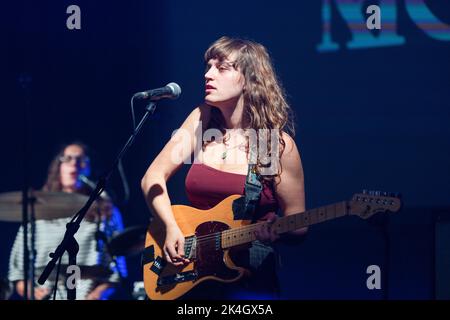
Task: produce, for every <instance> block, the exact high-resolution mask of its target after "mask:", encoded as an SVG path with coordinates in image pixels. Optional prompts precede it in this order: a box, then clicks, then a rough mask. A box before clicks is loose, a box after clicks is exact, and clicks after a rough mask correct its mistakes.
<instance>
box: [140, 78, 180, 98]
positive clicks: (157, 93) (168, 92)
mask: <svg viewBox="0 0 450 320" xmlns="http://www.w3.org/2000/svg"><path fill="white" fill-rule="evenodd" d="M180 94H181V88H180V86H179V85H178V84H176V83H175V82H171V83H169V84H167V85H166V86H165V87H162V88H157V89H151V90H147V91H142V92H137V93H135V94H134V96H133V97H134V98H136V99H143V100H150V101H157V100H160V99H165V98H168V99H177V98H178V97H179V96H180Z"/></svg>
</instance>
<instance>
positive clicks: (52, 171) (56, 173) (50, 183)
mask: <svg viewBox="0 0 450 320" xmlns="http://www.w3.org/2000/svg"><path fill="white" fill-rule="evenodd" d="M72 145H76V146H79V147H80V148H81V149H83V153H84V154H85V155H86V156H89V154H88V153H89V149H88V147H87V146H86V145H85V144H84V143H82V142H80V141H74V142H71V143H67V144H63V145H62V146H61V147H60V148H59V150H58V152H57V153H56V155H55V157H54V158H53V160H52V161H51V162H50V165H49V167H48V173H47V181H46V182H45V184H44V186H43V187H42V190H43V191H50V192H60V191H62V190H63V187H62V184H61V173H60V167H61V161H60V158H61V156H63V155H64V150H66V148H67V147H68V146H72ZM78 193H82V194H89V189H88V188H87V187H86V186H84V185H83V186H82V187H81V189H80V190H78Z"/></svg>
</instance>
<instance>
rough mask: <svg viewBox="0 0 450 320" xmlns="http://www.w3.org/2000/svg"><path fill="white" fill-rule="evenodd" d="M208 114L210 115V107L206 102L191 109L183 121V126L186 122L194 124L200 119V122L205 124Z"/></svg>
mask: <svg viewBox="0 0 450 320" xmlns="http://www.w3.org/2000/svg"><path fill="white" fill-rule="evenodd" d="M210 115H211V107H210V106H209V105H207V104H201V105H199V106H197V107H196V108H194V110H192V111H191V113H190V114H189V115H188V117H187V118H186V120H185V122H184V123H183V126H185V125H188V124H189V125H195V124H196V123H198V122H199V121H202V123H204V124H206V123H207V122H208V121H209V118H210Z"/></svg>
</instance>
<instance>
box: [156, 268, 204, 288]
mask: <svg viewBox="0 0 450 320" xmlns="http://www.w3.org/2000/svg"><path fill="white" fill-rule="evenodd" d="M197 277H198V274H197V272H195V271H186V272H181V273H176V274H174V275H170V276H165V277H159V278H158V281H157V286H158V287H162V286H167V285H171V284H177V283H180V282H186V281H192V280H196V279H197Z"/></svg>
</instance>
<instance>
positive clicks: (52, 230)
mask: <svg viewBox="0 0 450 320" xmlns="http://www.w3.org/2000/svg"><path fill="white" fill-rule="evenodd" d="M70 220H71V218H60V219H54V220H36V223H35V228H36V232H35V249H36V257H35V268H36V273H35V279H36V282H35V283H36V286H39V284H37V279H38V278H39V276H40V275H41V273H42V271H43V270H44V268H45V267H46V265H47V264H48V262H49V261H50V257H49V254H50V253H51V252H54V251H55V249H56V247H57V246H58V245H59V244H60V243H61V241H62V239H63V237H64V234H65V231H66V224H67V223H68V222H69V221H70ZM97 230H98V226H97V223H96V222H91V221H87V220H83V221H82V222H81V224H80V228H79V229H78V231H77V233H76V234H75V240H76V241H77V242H78V245H79V251H78V254H77V257H76V258H77V265H78V266H81V279H80V280H78V281H77V282H76V289H77V291H76V293H77V296H76V298H77V300H84V299H86V297H87V295H88V294H89V293H90V292H91V291H92V290H93V289H94V288H95V287H96V286H97V285H98V284H100V283H105V282H112V283H114V282H118V281H119V274H118V271H120V272H121V275H122V276H124V277H126V276H127V270H126V265H125V258H124V257H118V258H117V267H115V266H114V265H113V264H112V259H111V257H110V256H109V255H108V254H107V250H106V246H105V245H104V244H103V243H102V241H99V242H98V243H97V241H96V237H95V235H96V232H97ZM99 230H100V231H103V232H104V233H105V235H106V237H107V238H108V239H110V237H111V236H113V235H114V234H116V233H119V232H120V231H121V230H123V223H122V218H121V215H120V212H119V210H118V209H117V208H115V207H114V208H113V210H112V215H111V217H110V218H109V219H108V220H106V221H105V220H104V221H102V222H101V223H100V225H99ZM30 231H31V228H30V227H29V228H28V242H29V243H30V242H31V232H30ZM29 248H30V251H31V246H30V245H29ZM61 265H68V254H67V252H65V253H64V254H63V256H62V260H61ZM85 266H87V267H88V268H87V269H83V267H85ZM93 266H96V267H100V268H101V267H105V268H102V269H106V270H110V271H111V272H112V273H111V274H110V275H108V274H106V275H103V276H101V277H95V278H92V276H89V274H88V275H87V277H86V273H89V271H91V272H92V271H93V268H92V267H93ZM100 268H99V269H100ZM56 269H57V265H56V266H55V268H54V270H53V272H52V273H51V274H50V276H49V278H48V280H47V281H46V282H45V284H44V285H43V287H46V288H48V289H50V291H52V290H53V288H54V284H55V278H56ZM88 269H89V270H88ZM85 270H87V271H85ZM83 272H84V273H85V274H84V275H83ZM66 275H67V276H70V275H72V273H70V274H66V273H65V270H63V269H62V268H61V270H60V274H59V280H58V288H57V292H56V299H58V300H65V299H67V289H66V286H65V285H66ZM8 278H9V280H10V281H12V282H14V281H18V280H23V279H24V274H23V228H22V226H21V227H20V228H19V231H18V233H17V235H16V239H15V241H14V244H13V247H12V250H11V254H10V260H9V272H8ZM49 298H50V297H49ZM51 298H53V292H52V293H51Z"/></svg>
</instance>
